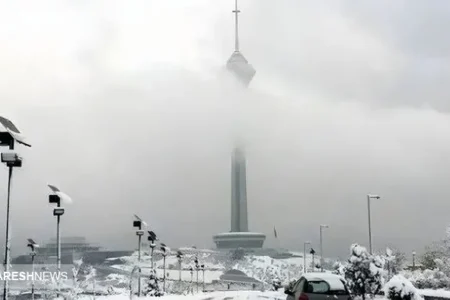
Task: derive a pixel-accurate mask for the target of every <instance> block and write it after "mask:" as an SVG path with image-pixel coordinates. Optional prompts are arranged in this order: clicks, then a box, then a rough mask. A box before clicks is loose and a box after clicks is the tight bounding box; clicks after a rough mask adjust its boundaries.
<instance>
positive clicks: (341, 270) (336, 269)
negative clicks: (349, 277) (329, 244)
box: [332, 261, 346, 277]
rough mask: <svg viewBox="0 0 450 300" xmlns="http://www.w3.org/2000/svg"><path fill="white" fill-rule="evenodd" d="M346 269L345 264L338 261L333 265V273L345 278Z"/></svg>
mask: <svg viewBox="0 0 450 300" xmlns="http://www.w3.org/2000/svg"><path fill="white" fill-rule="evenodd" d="M345 267H346V265H345V264H343V263H341V262H340V261H337V262H335V263H334V265H333V271H332V273H333V274H336V275H340V276H343V277H344V276H345Z"/></svg>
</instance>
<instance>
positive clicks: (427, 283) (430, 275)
mask: <svg viewBox="0 0 450 300" xmlns="http://www.w3.org/2000/svg"><path fill="white" fill-rule="evenodd" d="M403 275H404V276H405V278H407V279H408V280H409V281H411V283H412V284H413V285H414V286H415V287H416V288H418V289H443V288H448V287H449V282H450V278H449V277H448V276H447V275H446V274H445V273H444V272H442V271H440V270H438V269H434V270H424V271H420V270H415V271H412V272H411V271H407V272H403Z"/></svg>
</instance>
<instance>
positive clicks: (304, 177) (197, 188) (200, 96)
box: [0, 0, 450, 257]
mask: <svg viewBox="0 0 450 300" xmlns="http://www.w3.org/2000/svg"><path fill="white" fill-rule="evenodd" d="M239 3H240V4H239V6H240V10H241V11H242V13H241V14H240V19H239V22H240V48H241V50H242V52H243V53H244V54H245V57H246V58H247V59H248V60H249V61H250V63H251V64H252V65H253V66H254V67H255V68H256V69H257V73H256V75H255V77H254V79H253V81H252V83H251V84H250V86H249V88H248V90H236V89H235V88H234V85H233V82H230V80H229V78H228V77H227V76H226V75H225V74H224V66H225V63H226V60H227V59H228V57H229V56H230V54H231V53H232V51H233V49H234V40H233V34H234V29H233V24H234V23H233V20H234V19H233V18H234V16H233V14H232V13H231V10H232V9H233V7H234V1H232V0H222V1H208V0H190V1H182V0H166V1H161V0H160V1H156V0H147V1H138V0H136V1H69V0H66V1H63V0H58V1H56V0H54V1H50V0H48V1H45V0H43V1H39V2H36V1H35V2H33V1H31V0H29V1H25V0H24V1H14V2H8V1H6V0H4V1H0V5H1V9H0V17H1V18H0V20H1V21H0V22H1V24H2V26H1V27H0V42H1V44H2V48H1V49H0V66H1V67H2V73H1V75H0V76H1V80H0V99H2V100H1V101H2V102H1V103H2V110H1V115H2V116H5V117H7V118H9V119H11V120H12V121H13V122H14V123H15V124H16V125H17V126H18V128H19V129H20V130H21V131H22V132H23V133H24V134H25V135H26V137H27V138H28V140H29V141H30V143H31V144H32V145H33V148H31V149H25V148H24V147H17V151H18V152H19V153H20V154H22V155H23V157H24V163H23V167H22V168H21V169H20V170H17V171H15V174H14V178H13V187H12V196H11V205H12V212H11V218H12V219H11V225H12V226H11V230H12V255H13V256H15V255H16V254H19V253H23V252H25V251H26V249H25V246H26V238H29V237H31V238H33V239H34V240H36V241H39V243H43V242H45V241H46V240H48V239H49V238H52V237H54V235H55V220H54V217H53V216H52V210H51V207H50V205H49V204H48V199H47V197H48V194H49V191H48V188H47V184H48V183H50V184H55V185H56V186H58V187H59V188H60V189H61V190H62V191H64V192H66V193H67V194H69V195H70V196H71V197H72V199H73V201H74V203H73V204H72V205H71V206H70V207H69V206H67V207H66V213H65V215H64V216H63V217H62V223H61V226H62V227H61V230H62V235H63V236H67V235H77V236H86V238H87V239H88V240H89V241H91V242H98V243H100V244H101V245H103V246H107V247H112V248H115V249H118V248H122V249H130V248H133V247H135V246H136V245H135V244H136V239H135V235H134V231H133V228H132V226H131V224H132V219H133V214H135V213H136V214H138V215H139V216H141V217H142V218H143V219H145V220H146V222H147V223H148V224H149V225H150V226H151V229H152V230H154V231H155V232H156V233H157V234H158V235H159V236H160V238H161V240H162V241H163V242H165V243H166V244H168V245H170V246H171V247H178V246H187V245H197V246H198V247H213V242H212V235H213V234H215V233H217V232H222V231H226V230H228V228H229V220H230V209H229V207H230V160H231V158H230V155H231V151H232V148H233V142H234V140H233V136H234V131H235V130H239V131H241V132H242V136H243V137H245V144H246V157H247V192H248V198H247V199H248V212H249V230H252V231H258V232H263V233H265V234H267V240H266V242H265V246H266V247H270V246H275V245H276V242H275V241H274V238H273V226H276V228H277V232H278V236H279V239H280V244H281V246H283V247H288V248H291V249H298V250H301V249H302V248H303V242H304V241H305V240H311V241H312V242H313V244H315V245H316V247H317V245H318V239H319V224H324V223H325V224H329V225H330V228H329V229H327V230H326V231H324V247H325V253H326V254H327V255H329V256H341V257H345V256H346V255H347V253H348V249H349V246H350V244H351V243H353V242H359V243H361V244H363V245H365V246H367V243H368V237H367V207H366V204H367V203H366V194H368V193H373V194H378V195H380V196H381V199H380V200H377V201H372V207H371V209H372V229H373V245H374V250H382V249H384V248H385V247H386V246H396V247H397V248H400V249H401V250H403V251H405V252H408V253H410V251H412V250H416V251H418V252H419V253H420V252H421V251H422V250H423V248H424V246H425V245H426V244H428V243H430V242H432V241H434V240H437V239H439V238H441V237H442V236H443V235H444V234H445V227H446V226H447V225H448V224H449V223H450V218H449V217H448V216H447V215H448V214H447V212H448V211H450V202H448V201H447V195H448V194H449V187H448V183H447V181H448V179H449V177H450V176H449V175H450V174H449V173H450V157H449V155H448V154H449V153H450V142H448V141H447V137H448V136H450V117H449V111H450V104H449V103H450V102H449V101H448V99H449V96H450V95H449V94H450V90H449V89H448V88H447V85H448V84H447V82H448V81H449V80H450V71H449V65H450V64H449V63H450V57H449V53H450V42H449V41H448V39H446V35H445V33H446V32H445V31H444V30H445V29H446V28H448V26H447V25H448V23H449V22H450V21H449V20H448V17H447V16H448V14H449V13H450V3H448V2H445V1H434V2H427V3H426V4H425V2H423V1H414V0H411V1H396V2H391V1H387V0H382V1H366V2H358V3H356V2H355V1H345V0H343V1H333V2H332V1H312V0H311V1H298V0H279V1H277V2H276V4H275V3H274V1H269V0H240V2H239ZM237 118H244V119H246V120H247V122H245V124H244V125H245V126H243V127H242V128H238V129H237V128H235V123H236V122H235V121H236V119H237ZM241 120H242V119H241ZM3 150H4V149H1V150H0V151H3ZM6 177H7V168H6V167H5V166H2V167H0V216H4V215H5V206H6V182H7V181H6ZM1 199H4V200H1ZM305 210H306V211H305ZM302 211H304V212H303V213H302ZM4 226H5V224H4V222H0V236H3V235H4ZM2 245H3V244H2Z"/></svg>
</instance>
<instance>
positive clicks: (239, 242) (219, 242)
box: [213, 232, 266, 249]
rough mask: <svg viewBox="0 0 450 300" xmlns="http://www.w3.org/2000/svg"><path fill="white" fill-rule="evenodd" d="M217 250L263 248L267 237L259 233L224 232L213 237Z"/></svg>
mask: <svg viewBox="0 0 450 300" xmlns="http://www.w3.org/2000/svg"><path fill="white" fill-rule="evenodd" d="M213 240H214V243H215V244H216V247H217V249H237V248H262V247H263V244H264V241H265V240H266V235H265V234H263V233H259V232H224V233H219V234H216V235H215V236H213Z"/></svg>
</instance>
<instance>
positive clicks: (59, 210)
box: [47, 184, 72, 297]
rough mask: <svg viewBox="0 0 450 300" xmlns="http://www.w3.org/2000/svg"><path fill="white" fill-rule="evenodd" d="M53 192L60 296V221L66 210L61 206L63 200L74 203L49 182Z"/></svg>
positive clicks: (50, 200) (51, 197) (50, 201)
mask: <svg viewBox="0 0 450 300" xmlns="http://www.w3.org/2000/svg"><path fill="white" fill-rule="evenodd" d="M47 186H48V187H49V188H50V190H51V191H52V192H53V194H51V195H49V196H48V202H49V203H51V204H56V207H55V208H54V209H53V215H54V216H55V217H56V247H57V250H56V269H57V272H58V279H57V285H58V293H57V295H58V297H59V295H60V293H61V283H60V278H61V276H60V273H61V231H60V221H61V216H62V215H63V214H64V212H65V210H64V208H63V207H61V202H63V203H65V204H69V203H72V199H71V198H70V197H69V196H68V195H67V194H65V193H63V192H61V191H60V190H59V189H58V188H57V187H56V186H54V185H51V184H48V185H47Z"/></svg>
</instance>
